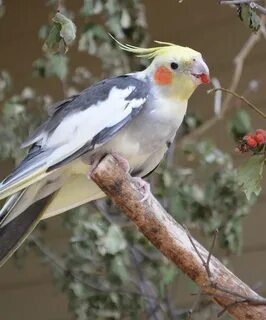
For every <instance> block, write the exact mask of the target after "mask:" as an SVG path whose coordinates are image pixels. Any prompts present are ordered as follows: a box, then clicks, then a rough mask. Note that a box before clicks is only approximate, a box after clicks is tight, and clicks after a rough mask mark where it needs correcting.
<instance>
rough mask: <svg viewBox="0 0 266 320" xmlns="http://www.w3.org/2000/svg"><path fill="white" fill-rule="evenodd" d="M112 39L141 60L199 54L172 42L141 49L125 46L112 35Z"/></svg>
mask: <svg viewBox="0 0 266 320" xmlns="http://www.w3.org/2000/svg"><path fill="white" fill-rule="evenodd" d="M110 37H111V38H112V39H114V40H115V42H116V43H117V44H118V45H119V47H120V48H121V49H122V50H124V51H127V52H132V53H134V54H135V55H136V56H137V57H140V58H147V59H153V58H155V57H157V56H161V55H177V56H184V57H186V58H190V57H191V56H194V55H196V54H199V53H198V52H197V51H195V50H193V49H190V48H188V47H182V46H178V45H176V44H173V43H170V42H163V41H154V42H155V43H157V44H159V45H161V46H160V47H153V48H140V47H136V46H132V45H130V44H123V43H121V42H120V41H118V40H117V39H115V38H114V37H113V36H112V35H111V34H110Z"/></svg>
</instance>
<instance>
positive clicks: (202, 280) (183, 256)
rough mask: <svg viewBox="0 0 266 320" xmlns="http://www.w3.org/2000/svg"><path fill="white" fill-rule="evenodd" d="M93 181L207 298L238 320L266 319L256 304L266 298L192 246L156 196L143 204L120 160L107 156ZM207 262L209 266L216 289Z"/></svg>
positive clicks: (93, 176) (263, 311)
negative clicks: (209, 297)
mask: <svg viewBox="0 0 266 320" xmlns="http://www.w3.org/2000/svg"><path fill="white" fill-rule="evenodd" d="M91 178H92V180H93V181H94V182H95V183H97V185H98V186H99V187H100V188H101V189H102V190H103V191H104V192H105V193H106V194H107V195H108V196H109V197H110V198H111V199H112V200H113V202H114V203H115V204H116V205H117V206H118V207H119V208H120V209H121V210H122V211H123V212H124V213H125V214H126V215H127V216H128V218H129V219H130V220H131V221H133V222H134V223H135V225H136V226H137V227H138V229H139V230H140V232H142V233H143V234H144V236H145V237H146V238H147V239H149V240H150V242H151V243H152V244H153V245H154V246H155V247H156V248H157V249H158V250H159V251H161V252H162V253H163V254H164V255H165V256H166V257H167V258H168V259H170V260H171V261H172V262H173V263H174V264H175V265H176V266H177V267H178V268H180V269H181V270H182V271H183V272H184V273H185V274H186V275H187V276H189V277H190V279H192V280H193V281H194V282H195V283H196V284H197V285H198V286H199V287H200V288H201V290H202V292H203V293H204V294H208V295H210V296H211V297H212V299H213V301H215V302H216V303H217V304H219V305H220V306H221V307H222V310H226V311H227V312H228V313H229V314H231V316H232V317H233V318H234V319H239V320H240V319H241V320H245V319H247V320H248V319H253V320H259V319H260V320H261V319H266V306H265V305H257V303H255V301H256V302H260V301H263V299H264V298H262V297H260V296H259V295H258V294H257V293H255V292H254V291H253V290H252V289H251V288H249V287H248V286H247V285H246V284H245V283H243V282H242V281H241V280H240V279H239V278H237V277H236V276H235V275H234V274H233V273H232V272H230V271H229V270H228V269H227V268H226V267H225V266H224V265H223V264H222V263H221V262H220V261H219V260H217V259H216V258H214V257H213V256H212V257H210V254H209V253H208V251H207V250H206V249H205V248H204V247H202V246H201V245H200V244H199V243H198V242H197V241H196V240H194V239H193V238H191V239H193V240H192V242H193V245H192V242H191V240H190V238H189V237H188V233H187V231H186V230H185V229H184V228H183V227H182V226H181V225H179V224H178V223H177V222H176V221H175V220H174V219H173V218H172V217H171V216H170V215H169V214H168V213H167V212H166V211H165V210H164V209H163V208H162V207H161V205H160V203H159V202H158V201H157V200H156V199H155V198H154V197H153V195H151V196H150V198H149V199H148V201H144V202H141V199H142V198H143V195H142V193H141V192H140V191H139V190H138V189H137V186H136V185H135V184H134V180H133V179H132V177H131V176H130V175H129V174H126V173H125V172H124V171H123V169H122V168H121V167H120V166H119V163H118V162H117V160H116V159H114V158H113V157H112V156H111V155H107V156H106V157H105V158H104V159H103V160H102V161H101V162H100V163H99V165H98V167H96V168H95V170H94V171H93V172H92V174H91ZM194 246H195V247H196V248H197V250H195V249H194ZM199 255H200V257H201V258H200V257H199ZM202 259H203V261H202ZM204 261H206V262H208V268H209V270H210V272H211V276H212V279H211V280H212V285H210V279H209V276H208V272H207V270H206V263H205V262H204ZM203 262H204V263H203ZM214 284H215V285H214ZM221 288H222V292H221ZM232 293H234V294H232ZM235 293H236V295H235ZM237 297H241V298H242V299H241V300H239V298H237ZM252 300H254V301H252ZM253 302H254V303H253Z"/></svg>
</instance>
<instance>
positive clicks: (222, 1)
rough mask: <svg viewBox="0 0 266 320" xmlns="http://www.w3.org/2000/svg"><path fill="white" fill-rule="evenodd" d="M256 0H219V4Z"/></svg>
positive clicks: (252, 0)
mask: <svg viewBox="0 0 266 320" xmlns="http://www.w3.org/2000/svg"><path fill="white" fill-rule="evenodd" d="M254 1H256V0H220V1H219V4H241V3H251V2H254Z"/></svg>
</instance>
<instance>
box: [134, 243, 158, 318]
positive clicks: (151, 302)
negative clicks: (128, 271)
mask: <svg viewBox="0 0 266 320" xmlns="http://www.w3.org/2000/svg"><path fill="white" fill-rule="evenodd" d="M131 253H132V255H131V256H132V262H133V263H134V266H135V268H134V269H135V270H136V273H137V277H138V284H139V285H138V286H139V288H140V292H141V294H142V295H144V296H146V295H147V296H149V295H151V294H150V291H151V290H150V288H149V285H148V284H147V281H146V279H145V276H144V273H143V271H142V267H141V264H140V254H139V252H137V250H136V249H135V248H134V247H132V248H131ZM145 302H146V309H147V314H148V318H149V319H155V320H159V319H161V316H160V314H158V312H157V311H158V309H159V305H160V304H159V302H158V299H157V301H156V300H155V299H149V298H145Z"/></svg>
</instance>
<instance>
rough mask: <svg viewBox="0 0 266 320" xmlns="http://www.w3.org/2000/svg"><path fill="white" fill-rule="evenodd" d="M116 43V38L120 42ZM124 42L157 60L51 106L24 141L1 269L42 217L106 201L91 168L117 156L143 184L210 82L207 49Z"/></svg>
mask: <svg viewBox="0 0 266 320" xmlns="http://www.w3.org/2000/svg"><path fill="white" fill-rule="evenodd" d="M115 40H116V39H115ZM116 42H117V43H118V45H119V47H120V48H121V49H122V50H124V51H127V52H129V53H131V54H134V55H136V56H137V57H140V58H146V59H148V60H150V64H149V65H148V66H147V68H146V69H144V70H142V71H138V72H132V73H128V74H124V75H120V76H116V77H111V78H107V79H105V80H101V81H99V82H97V83H94V84H92V85H91V86H90V87H88V88H86V89H85V90H83V91H81V92H80V93H78V94H76V95H74V96H71V97H67V98H66V99H65V100H62V101H60V102H58V103H56V104H54V105H53V106H51V107H50V108H49V110H48V118H47V120H46V121H45V122H44V123H43V124H41V125H40V127H38V128H37V129H36V130H35V131H34V132H33V133H31V134H30V136H29V137H28V139H27V140H26V141H25V142H24V143H23V144H22V147H23V148H26V147H28V148H29V149H28V153H27V155H26V157H25V158H24V159H23V160H22V161H21V163H20V164H18V166H17V167H16V168H15V169H14V171H13V172H11V174H10V175H9V176H7V177H6V178H5V179H4V180H3V181H2V182H1V183H0V200H1V199H4V198H8V199H7V200H6V202H5V204H4V205H3V207H2V209H1V210H0V266H1V265H3V264H4V263H5V262H6V261H7V260H8V258H9V257H11V256H12V254H13V253H14V252H15V251H16V250H17V249H18V248H19V246H20V245H21V244H22V243H23V242H24V240H25V239H26V238H27V237H28V235H29V234H30V233H31V232H32V231H33V229H34V228H35V227H36V225H37V224H38V222H39V221H40V220H42V219H46V218H49V217H52V216H54V215H57V214H60V213H63V212H65V211H68V210H70V209H72V208H75V207H78V206H80V205H82V204H85V203H87V202H90V201H93V200H96V199H100V198H103V197H104V196H105V194H104V193H103V191H102V190H101V189H100V188H99V187H98V186H97V185H96V184H95V183H94V182H93V181H92V180H91V179H90V172H91V171H90V170H91V169H92V168H93V167H95V165H97V163H98V162H99V161H100V160H101V159H102V158H103V157H104V156H105V155H107V154H113V155H114V157H116V158H117V159H118V161H119V162H120V163H121V165H123V166H124V167H126V168H127V170H128V171H129V172H130V174H131V175H132V176H133V177H134V178H135V179H136V180H137V181H138V183H139V187H140V188H142V190H143V195H144V196H143V200H146V195H147V193H148V192H149V188H148V187H147V183H145V182H143V180H142V179H141V178H142V177H145V176H147V175H148V174H149V173H151V172H152V171H153V170H155V168H156V167H157V166H158V165H159V163H160V162H161V160H162V159H163V157H164V155H165V153H166V152H167V150H168V148H169V146H170V145H171V144H172V142H173V140H174V138H175V135H176V132H177V130H178V129H179V127H180V125H181V123H182V121H183V119H184V116H185V114H186V111H187V104H188V100H189V98H190V97H191V95H192V94H193V92H194V90H195V89H196V88H197V87H198V86H199V85H200V84H206V83H209V77H210V76H209V69H208V66H207V64H206V62H205V61H204V59H203V57H202V54H201V53H200V52H198V51H195V50H193V49H191V48H189V47H183V46H179V45H176V44H173V43H169V42H162V41H155V43H156V45H155V46H154V47H150V48H141V47H137V46H133V45H130V44H122V43H121V42H119V41H118V40H116Z"/></svg>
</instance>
